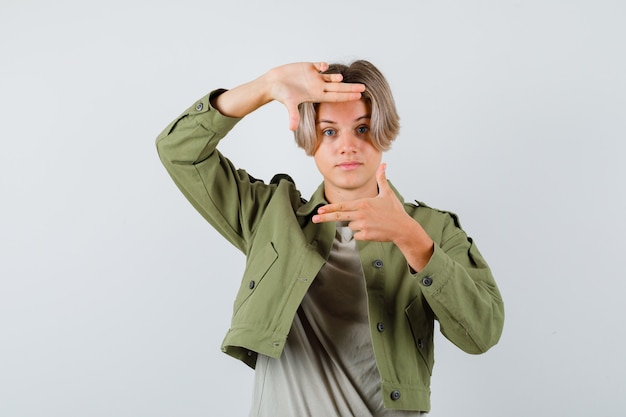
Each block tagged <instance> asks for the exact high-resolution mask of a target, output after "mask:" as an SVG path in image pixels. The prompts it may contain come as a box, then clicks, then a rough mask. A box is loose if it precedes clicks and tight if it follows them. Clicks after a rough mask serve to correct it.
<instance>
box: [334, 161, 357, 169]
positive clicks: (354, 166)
mask: <svg viewBox="0 0 626 417" xmlns="http://www.w3.org/2000/svg"><path fill="white" fill-rule="evenodd" d="M361 165H363V164H362V163H360V162H357V161H346V162H341V163H339V164H337V167H338V168H339V169H343V170H344V171H351V170H353V169H357V168H358V167H360V166H361Z"/></svg>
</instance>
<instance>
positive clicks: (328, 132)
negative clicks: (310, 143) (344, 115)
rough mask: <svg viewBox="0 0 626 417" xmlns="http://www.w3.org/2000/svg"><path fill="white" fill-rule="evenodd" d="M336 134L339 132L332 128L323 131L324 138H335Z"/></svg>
mask: <svg viewBox="0 0 626 417" xmlns="http://www.w3.org/2000/svg"><path fill="white" fill-rule="evenodd" d="M336 134H337V131H336V130H335V129H332V128H328V129H324V130H322V135H323V136H335V135H336Z"/></svg>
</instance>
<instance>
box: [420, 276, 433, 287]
mask: <svg viewBox="0 0 626 417" xmlns="http://www.w3.org/2000/svg"><path fill="white" fill-rule="evenodd" d="M422 284H424V286H425V287H430V286H431V285H433V279H432V278H431V277H424V278H422Z"/></svg>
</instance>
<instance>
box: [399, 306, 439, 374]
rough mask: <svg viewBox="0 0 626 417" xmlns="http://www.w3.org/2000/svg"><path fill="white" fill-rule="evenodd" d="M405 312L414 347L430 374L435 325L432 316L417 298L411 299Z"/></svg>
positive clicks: (431, 371) (432, 360)
mask: <svg viewBox="0 0 626 417" xmlns="http://www.w3.org/2000/svg"><path fill="white" fill-rule="evenodd" d="M405 313H406V316H407V318H408V320H409V326H410V327H411V332H412V333H413V340H414V342H415V348H416V350H417V352H418V354H419V356H420V357H421V359H422V362H423V364H424V366H425V368H426V370H427V371H428V374H429V375H431V376H432V373H433V365H434V364H435V355H434V346H433V333H434V326H435V325H434V320H433V317H431V316H429V315H428V314H427V313H426V312H425V311H424V309H423V308H422V303H421V302H420V300H419V299H416V300H415V301H413V302H412V303H411V304H410V305H409V306H408V307H407V308H406V309H405Z"/></svg>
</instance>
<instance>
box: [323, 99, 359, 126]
mask: <svg viewBox="0 0 626 417" xmlns="http://www.w3.org/2000/svg"><path fill="white" fill-rule="evenodd" d="M365 116H366V117H369V116H370V106H369V104H368V103H366V102H365V101H363V100H354V101H344V102H339V103H320V104H319V105H318V107H317V115H316V119H317V120H316V122H317V123H324V122H326V123H338V122H352V121H355V120H357V119H361V118H363V117H365Z"/></svg>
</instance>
